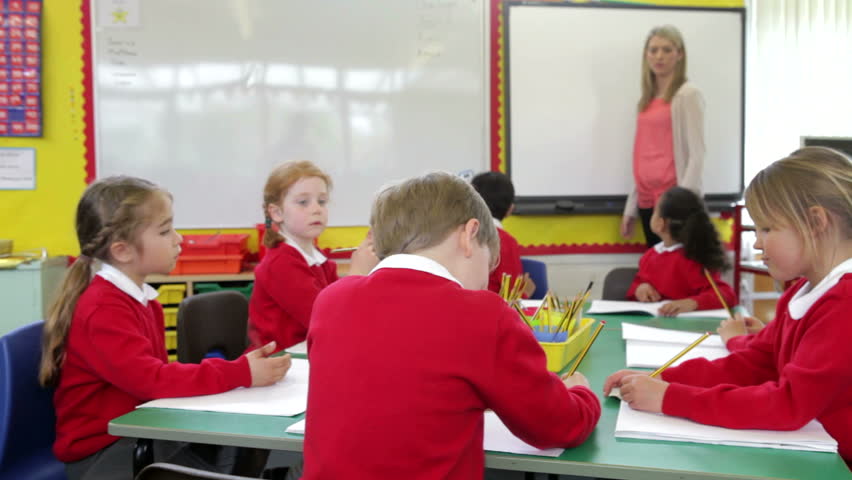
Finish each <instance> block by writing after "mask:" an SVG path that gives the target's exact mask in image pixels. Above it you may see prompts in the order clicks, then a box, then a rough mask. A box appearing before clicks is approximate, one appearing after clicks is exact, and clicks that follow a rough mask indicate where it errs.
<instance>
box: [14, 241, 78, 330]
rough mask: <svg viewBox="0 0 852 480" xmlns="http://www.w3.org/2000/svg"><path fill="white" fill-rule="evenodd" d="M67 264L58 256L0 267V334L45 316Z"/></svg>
mask: <svg viewBox="0 0 852 480" xmlns="http://www.w3.org/2000/svg"><path fill="white" fill-rule="evenodd" d="M67 266H68V257H65V256H61V257H50V258H47V259H45V260H34V261H32V262H30V263H27V264H23V265H19V266H18V267H17V268H13V269H8V270H0V308H2V311H3V313H2V315H0V335H5V334H6V333H8V332H10V331H12V330H14V329H15V328H17V327H20V326H22V325H26V324H28V323H32V322H36V321H38V320H44V319H45V317H46V316H47V312H48V309H49V308H50V304H51V303H52V302H53V300H54V298H55V297H56V291H57V289H58V288H59V285H60V284H61V283H62V279H63V278H64V276H65V270H66V269H67Z"/></svg>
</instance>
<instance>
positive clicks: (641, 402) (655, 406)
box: [620, 375, 669, 413]
mask: <svg viewBox="0 0 852 480" xmlns="http://www.w3.org/2000/svg"><path fill="white" fill-rule="evenodd" d="M667 388H669V383H668V382H664V381H662V380H660V379H658V378H651V376H650V375H627V376H625V377H623V378H622V379H621V387H620V390H621V400H622V401H624V402H627V404H628V405H630V408H632V409H634V410H643V411H645V412H651V413H661V412H662V411H663V397H665V395H666V389H667Z"/></svg>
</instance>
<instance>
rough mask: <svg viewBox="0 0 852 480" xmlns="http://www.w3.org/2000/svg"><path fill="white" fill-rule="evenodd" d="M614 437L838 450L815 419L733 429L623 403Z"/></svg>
mask: <svg viewBox="0 0 852 480" xmlns="http://www.w3.org/2000/svg"><path fill="white" fill-rule="evenodd" d="M615 436H616V437H617V438H639V439H646V440H670V441H680V442H693V443H710V444H714V445H734V446H741V447H762V448H780V449H786V450H806V451H813V452H836V451H837V441H836V440H834V439H833V438H831V436H829V435H828V433H827V432H826V431H825V429H824V428H823V427H822V424H820V423H819V422H817V421H816V420H813V421H811V422H810V423H808V424H807V425H805V426H804V427H803V428H801V429H799V430H795V431H772V430H735V429H730V428H722V427H715V426H710V425H702V424H700V423H695V422H693V421H691V420H687V419H685V418H679V417H670V416H667V415H662V414H657V413H648V412H640V411H637V410H633V409H632V408H630V406H628V405H627V404H626V403H624V402H622V403H621V408H620V409H619V411H618V420H617V421H616V424H615Z"/></svg>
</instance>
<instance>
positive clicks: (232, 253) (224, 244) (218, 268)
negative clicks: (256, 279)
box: [171, 233, 249, 275]
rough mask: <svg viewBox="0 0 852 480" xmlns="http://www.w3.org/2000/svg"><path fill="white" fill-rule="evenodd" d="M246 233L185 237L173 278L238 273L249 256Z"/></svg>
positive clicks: (173, 271)
mask: <svg viewBox="0 0 852 480" xmlns="http://www.w3.org/2000/svg"><path fill="white" fill-rule="evenodd" d="M248 237H249V236H248V235H247V234H218V233H217V234H213V235H185V236H184V237H183V242H182V243H181V254H180V256H179V257H178V261H177V264H176V265H175V268H174V270H172V272H171V274H172V275H193V274H215V273H239V272H240V271H241V270H242V267H243V261H244V260H245V257H246V254H248Z"/></svg>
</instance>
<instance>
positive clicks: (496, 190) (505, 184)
mask: <svg viewBox="0 0 852 480" xmlns="http://www.w3.org/2000/svg"><path fill="white" fill-rule="evenodd" d="M470 184H471V185H473V188H474V189H475V190H476V192H477V193H479V195H480V196H482V199H483V200H485V204H486V205H487V206H488V210H490V211H491V216H492V217H493V219H494V223H495V224H496V225H497V234H498V235H499V236H500V263H498V264H497V267H496V268H494V270H492V271H491V274H490V275H489V276H488V290H491V291H492V292H499V291H500V285H501V281H502V280H503V274H506V275H509V276H511V277H512V279H513V280H514V278H516V277H519V276H522V275H523V274H524V267H523V265H522V264H521V247H520V246H518V241H517V240H515V237H513V236H512V235H511V234H510V233H509V232H507V231H506V230H503V224H502V223H500V222H502V221H503V219H505V218H506V217H508V216H509V215H511V214H512V210H514V208H515V187H514V185H512V180H511V179H509V176H508V175H506V174H505V173H501V172H483V173H480V174H478V175H476V176H475V177H473V180H471V182H470ZM526 285H527V288H526V290H525V291H524V295H525V296H526V297H529V296H530V295H532V293H533V292H534V291H535V283H534V282H533V281H532V280H529V279H528V280H527V283H526Z"/></svg>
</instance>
